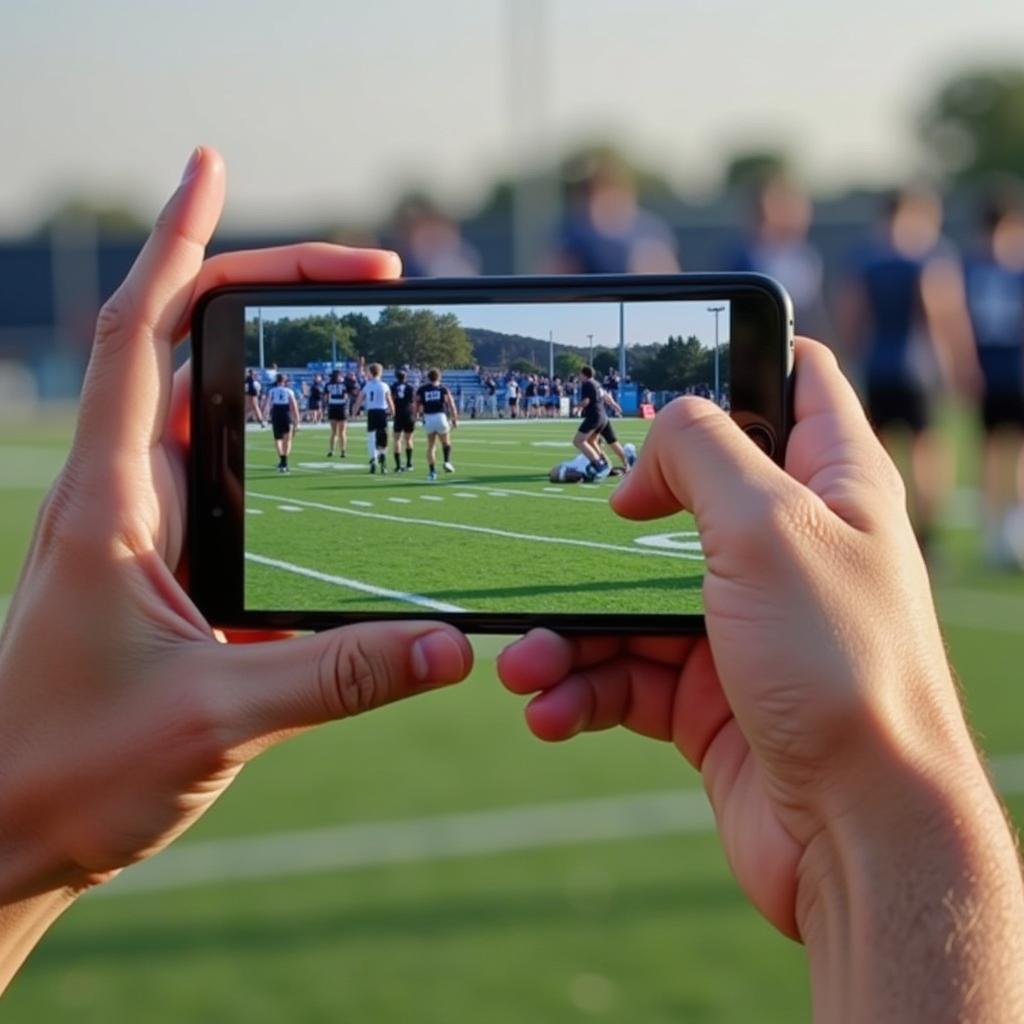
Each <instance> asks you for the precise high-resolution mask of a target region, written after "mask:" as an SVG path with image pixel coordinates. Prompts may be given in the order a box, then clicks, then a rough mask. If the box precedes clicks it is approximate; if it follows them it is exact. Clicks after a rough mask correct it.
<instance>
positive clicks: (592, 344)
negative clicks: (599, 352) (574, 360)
mask: <svg viewBox="0 0 1024 1024" xmlns="http://www.w3.org/2000/svg"><path fill="white" fill-rule="evenodd" d="M587 337H588V338H589V339H590V366H591V369H593V366H594V336H593V335H592V334H588V335H587Z"/></svg>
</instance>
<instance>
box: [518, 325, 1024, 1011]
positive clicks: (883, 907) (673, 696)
mask: <svg viewBox="0 0 1024 1024" xmlns="http://www.w3.org/2000/svg"><path fill="white" fill-rule="evenodd" d="M796 379H797V386H796V394H795V416H796V425H795V428H794V430H793V433H792V437H791V439H790V442H789V446H788V449H787V455H786V466H785V470H783V469H782V468H780V467H778V466H776V465H775V464H774V463H772V462H771V461H770V460H769V459H768V458H767V457H766V456H764V455H763V454H762V453H761V452H760V451H759V450H758V449H757V448H756V446H754V445H752V444H750V443H749V441H748V440H747V439H745V437H744V435H743V434H742V432H741V431H740V430H739V428H738V427H737V426H736V425H735V424H734V423H733V421H732V420H731V419H730V418H729V417H728V416H727V415H726V414H724V413H723V412H721V410H718V409H717V408H716V407H715V406H714V405H713V404H712V403H710V402H706V401H704V400H702V399H697V398H684V399H679V400H677V401H675V402H673V403H671V404H670V405H669V406H667V407H666V409H665V410H663V411H662V412H661V413H660V414H659V415H658V417H657V419H656V420H655V421H654V425H653V427H652V430H651V433H650V435H649V436H648V439H647V441H646V442H645V444H644V448H643V453H642V455H641V457H640V459H639V461H638V462H637V464H636V466H635V467H634V469H633V471H632V472H631V473H630V474H629V476H627V477H626V478H625V479H624V481H623V483H622V484H621V485H620V486H619V487H618V488H617V490H616V491H615V492H614V494H613V495H612V497H611V503H612V508H613V509H614V511H615V512H617V513H618V514H619V515H622V516H624V517H626V518H630V519H652V518H658V517H661V516H666V515H671V514H673V513H675V512H677V511H679V510H680V509H684V508H685V509H688V510H690V511H692V512H693V513H694V515H695V517H696V520H697V526H698V529H699V530H700V534H701V541H702V544H703V547H704V551H705V555H706V558H707V573H706V576H705V581H704V601H705V608H706V620H707V636H706V637H700V638H653V637H651V638H643V637H640V638H637V637H629V638H616V637H593V638H587V639H584V640H579V639H566V638H562V637H559V636H557V635H555V634H554V633H551V632H548V631H546V630H536V631H534V632H532V633H530V634H528V635H527V636H526V637H525V638H524V639H522V640H520V641H519V642H517V643H516V644H514V645H512V646H511V647H509V648H507V649H506V650H505V651H504V652H503V654H502V655H501V658H500V660H499V673H500V675H501V678H502V680H503V681H504V683H505V685H506V686H507V687H508V688H509V689H510V690H512V691H513V692H514V693H517V694H524V695H525V694H534V696H533V697H532V699H531V700H530V702H529V704H528V705H527V708H526V720H527V724H528V726H529V728H530V729H531V730H532V732H533V733H534V734H535V735H537V736H538V737H540V738H541V739H544V740H548V741H561V740H566V739H568V738H570V737H572V736H574V735H576V734H578V733H581V732H586V731H591V730H599V729H608V728H612V727H614V726H619V725H622V726H625V727H626V728H629V729H632V730H633V731H635V732H638V733H640V734H641V735H644V736H648V737H651V738H652V739H656V740H661V741H665V742H671V743H673V744H674V745H675V747H676V748H677V749H678V751H679V752H680V754H681V755H682V756H683V757H685V758H686V759H687V760H688V761H689V762H690V763H691V764H692V765H694V766H695V767H696V768H698V769H699V771H700V773H701V775H702V777H703V781H704V786H705V788H706V790H707V793H708V796H709V798H710V801H711V804H712V807H713V809H714V812H715V817H716V821H717V824H718V830H719V832H720V835H721V840H722V844H723V847H724V850H725V853H726V856H727V858H728V860H729V863H730V865H731V867H732V870H733V873H734V874H735V876H736V878H737V880H738V882H739V884H740V885H741V887H742V888H743V890H744V892H745V893H746V894H747V896H748V898H749V899H750V901H751V902H752V903H753V904H754V906H755V907H757V909H758V910H759V911H760V912H761V913H762V914H763V915H764V916H765V917H766V918H767V919H768V920H769V921H770V922H771V923H772V924H773V925H775V927H776V928H778V929H779V930H780V931H782V932H783V933H784V934H786V935H788V936H791V937H793V938H799V939H802V941H803V942H804V943H805V944H806V946H807V953H808V961H809V966H810V972H811V982H812V993H813V1001H814V1011H815V1018H816V1019H818V1020H827V1021H848V1020H857V1021H860V1020H864V1021H893V1022H901V1024H906V1022H914V1021H922V1022H924V1021H927V1022H935V1021H954V1020H956V1021H959V1020H978V1021H982V1020H983V1021H1012V1020H1020V1019H1024V893H1022V886H1021V876H1020V865H1019V863H1018V860H1017V854H1016V849H1015V846H1014V841H1013V839H1012V837H1011V834H1010V831H1009V829H1008V828H1007V826H1006V823H1005V819H1004V817H1003V813H1002V809H1001V808H1000V806H999V804H998V801H997V800H996V798H995V796H994V794H993V792H992V789H991V787H990V785H989V782H988V779H987V776H986V774H985V771H984V769H983V767H982V765H981V763H980V761H979V758H978V755H977V753H976V751H975V749H974V747H973V744H972V742H971V738H970V735H969V733H968V729H967V726H966V725H965V722H964V718H963V714H962V711H961V708H960V704H959V700H958V697H957V692H956V688H955V686H954V683H953V680H952V677H951V674H950V670H949V666H948V664H947V661H946V656H945V652H944V649H943V643H942V638H941V636H940V633H939V629H938V625H937V621H936V616H935V610H934V607H933V603H932V599H931V595H930V591H929V585H928V578H927V574H926V571H925V568H924V564H923V561H922V558H921V555H920V552H919V550H918V547H917V545H916V543H915V540H914V535H913V531H912V530H911V527H910V523H909V520H908V517H907V514H906V511H905V493H904V489H903V485H902V482H901V480H900V477H899V475H898V473H897V472H896V470H895V468H894V466H893V464H892V462H891V461H890V459H889V458H888V457H887V456H886V455H885V452H884V450H883V448H882V447H881V444H880V443H879V441H878V440H877V439H876V438H875V436H874V434H873V433H872V431H871V429H870V427H869V425H868V423H867V421H866V419H865V417H864V414H863V412H862V410H861V407H860V404H859V402H858V400H857V398H856V396H855V395H854V393H853V390H852V389H851V388H850V386H849V384H848V383H847V382H846V380H845V379H844V378H843V376H842V375H841V373H840V372H839V370H838V367H837V366H836V363H835V359H834V357H833V356H832V355H831V354H830V353H829V352H828V351H827V350H826V349H825V348H824V347H823V346H820V345H818V344H816V343H813V342H810V341H806V340H802V341H800V343H799V345H798V349H797V378H796Z"/></svg>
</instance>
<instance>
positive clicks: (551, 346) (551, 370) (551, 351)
mask: <svg viewBox="0 0 1024 1024" xmlns="http://www.w3.org/2000/svg"><path fill="white" fill-rule="evenodd" d="M548 376H549V377H550V378H551V379H552V380H554V379H555V332H554V331H548Z"/></svg>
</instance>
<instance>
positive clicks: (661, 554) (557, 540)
mask: <svg viewBox="0 0 1024 1024" xmlns="http://www.w3.org/2000/svg"><path fill="white" fill-rule="evenodd" d="M499 493H500V492H499ZM246 494H247V495H248V496H249V497H252V498H262V499H263V500H265V501H274V500H276V499H275V498H274V496H273V495H271V494H260V493H259V492H258V491H246ZM292 500H293V501H294V502H295V504H296V505H302V506H303V507H305V508H318V509H321V510H323V511H324V512H337V513H340V514H342V515H349V516H361V517H363V518H366V519H380V520H383V521H385V522H391V523H399V524H401V525H402V526H409V525H415V526H433V527H436V528H437V529H440V530H458V531H462V532H465V533H480V534H485V535H486V536H490V537H504V538H505V539H506V540H526V541H531V542H532V543H535V544H564V545H566V546H568V547H579V548H593V549H595V550H598V551H617V552H619V553H621V554H627V555H637V556H639V557H648V558H682V559H686V560H689V561H700V562H702V561H704V556H703V555H697V554H691V553H689V552H685V551H661V550H659V549H657V548H641V547H635V548H631V547H627V546H626V545H624V544H605V543H603V542H601V541H596V540H582V539H581V538H579V537H547V536H541V535H540V534H534V533H516V532H513V531H512V530H498V529H496V528H494V527H491V526H471V525H469V524H468V523H447V522H441V521H439V520H437V519H418V518H416V517H414V516H393V515H387V514H386V513H384V512H362V511H359V510H358V509H354V508H342V507H340V506H338V505H327V504H325V503H323V502H319V501H303V500H300V499H299V498H293V499H292ZM353 504H355V502H353Z"/></svg>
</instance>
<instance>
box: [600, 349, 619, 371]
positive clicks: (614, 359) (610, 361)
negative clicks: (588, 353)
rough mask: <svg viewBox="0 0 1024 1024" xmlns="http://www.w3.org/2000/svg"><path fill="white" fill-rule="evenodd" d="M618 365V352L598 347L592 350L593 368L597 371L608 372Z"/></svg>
mask: <svg viewBox="0 0 1024 1024" xmlns="http://www.w3.org/2000/svg"><path fill="white" fill-rule="evenodd" d="M618 365H619V353H618V352H617V351H616V350H615V349H611V348H599V349H595V351H594V369H595V370H596V371H597V372H598V373H602V374H603V373H608V372H609V371H610V370H613V369H615V368H616V367H617V366H618Z"/></svg>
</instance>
